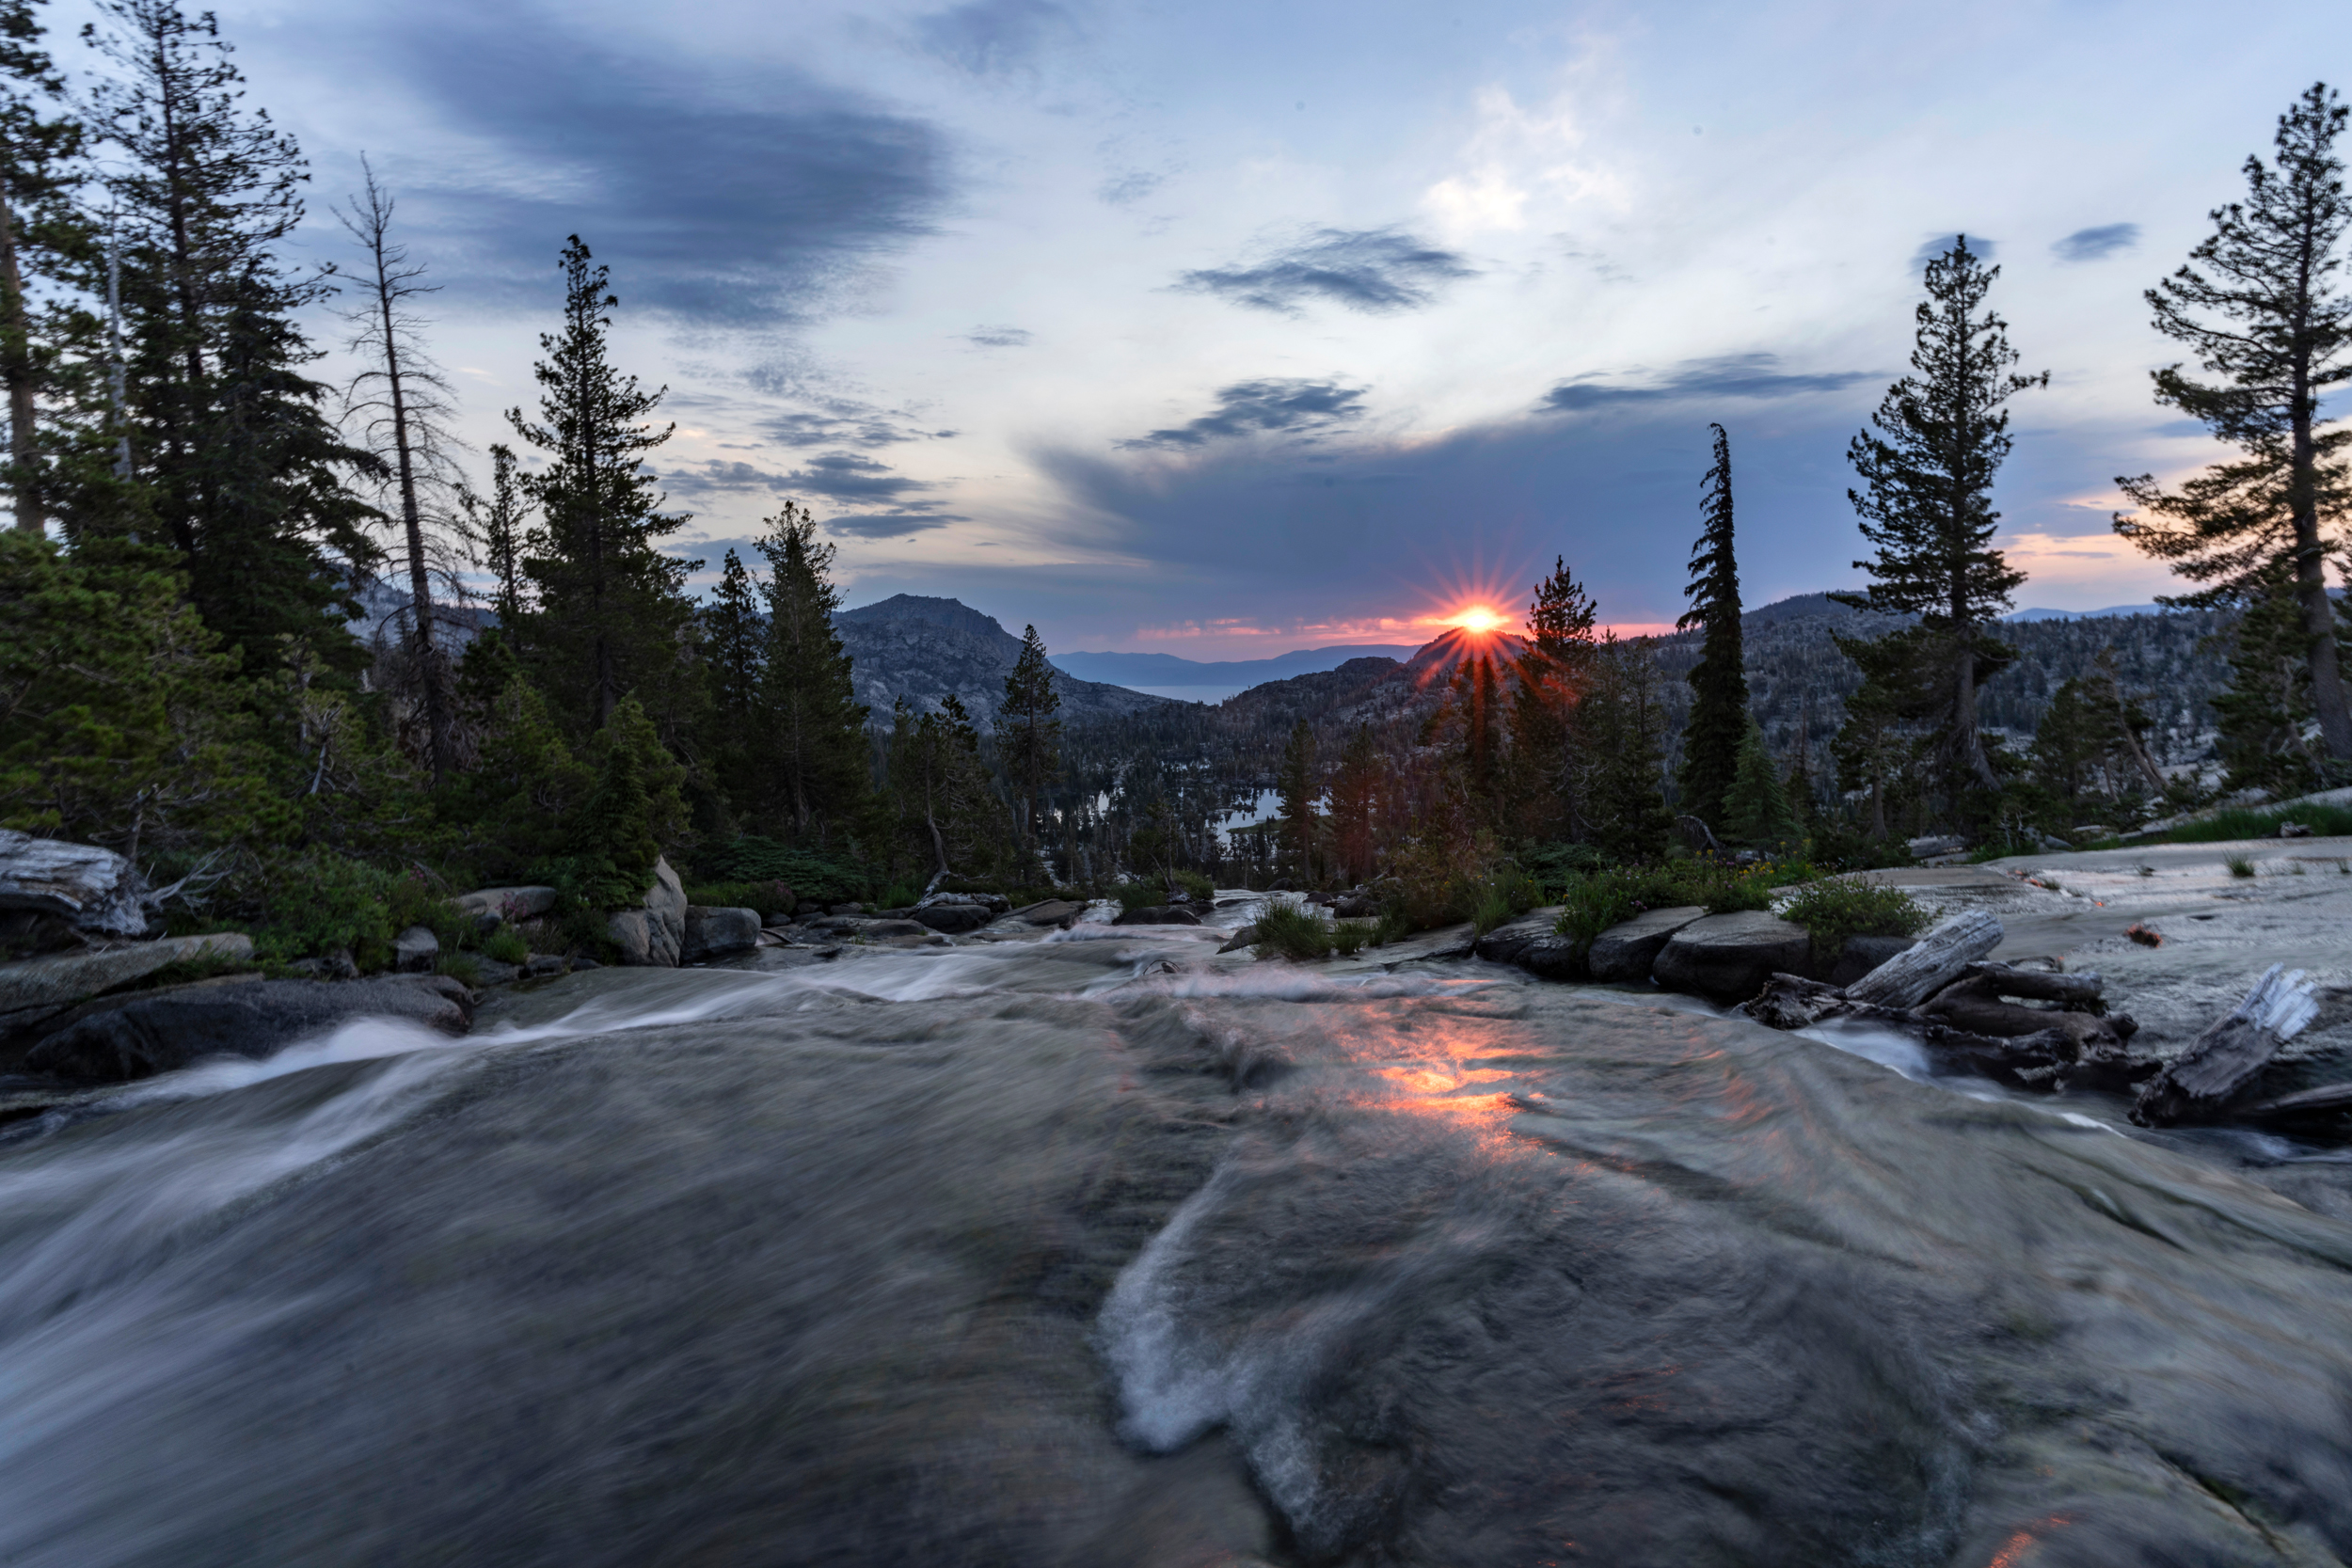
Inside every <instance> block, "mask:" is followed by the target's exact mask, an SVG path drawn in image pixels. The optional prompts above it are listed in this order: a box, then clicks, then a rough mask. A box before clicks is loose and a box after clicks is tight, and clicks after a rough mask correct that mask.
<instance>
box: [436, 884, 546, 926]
mask: <svg viewBox="0 0 2352 1568" xmlns="http://www.w3.org/2000/svg"><path fill="white" fill-rule="evenodd" d="M556 896H557V895H556V891H555V889H553V888H551V887H485V888H477V889H475V890H474V891H473V892H471V893H465V894H460V895H458V896H457V897H456V898H454V899H453V900H452V902H453V903H454V904H456V906H457V907H458V908H459V909H461V910H463V911H466V912H467V913H468V914H470V915H472V916H473V917H474V924H475V925H476V926H477V927H480V928H481V929H483V930H485V931H494V930H496V929H498V928H499V927H500V926H501V925H504V924H505V923H507V922H508V921H516V920H535V919H537V918H538V917H539V916H541V915H543V914H546V913H547V912H548V911H549V910H552V909H554V908H555V900H556Z"/></svg>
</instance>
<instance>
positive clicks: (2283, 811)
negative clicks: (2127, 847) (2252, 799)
mask: <svg viewBox="0 0 2352 1568" xmlns="http://www.w3.org/2000/svg"><path fill="white" fill-rule="evenodd" d="M2281 822H2300V823H2302V824H2303V825H2304V826H2305V827H2307V828H2309V829H2311V831H2312V833H2313V834H2314V835H2315V836H2317V837H2320V838H2333V837H2336V836H2338V835H2340V834H2344V833H2352V806H2327V805H2301V806H2277V807H2273V808H2271V809H2269V810H2266V811H2251V810H2246V809H2242V808H2241V809H2235V810H2231V811H2225V812H2221V813H2218V814H2217V815H2216V816H2208V817H2204V818H2202V819H2201V820H2199V821H2195V822H2184V823H2182V824H2181V825H2180V826H2179V827H2177V828H2173V829H2171V830H2169V831H2168V832H2164V833H2161V834H2158V835H2156V836H2154V837H2152V838H2147V839H2142V840H2139V841H2138V842H2140V843H2144V844H2156V843H2172V844H2217V843H2219V842H2221V841H2222V840H2224V839H2232V838H2277V837H2278V836H2279V824H2280V823H2281Z"/></svg>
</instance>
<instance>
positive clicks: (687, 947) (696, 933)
mask: <svg viewBox="0 0 2352 1568" xmlns="http://www.w3.org/2000/svg"><path fill="white" fill-rule="evenodd" d="M758 945H759V911H757V910H741V909H729V908H726V907H724V906H723V905H706V904H689V905H687V906H686V934H685V937H684V939H683V940H682V941H681V942H680V943H679V945H678V962H680V963H698V962H700V961H702V960H703V959H705V958H719V957H722V956H723V955H725V954H728V953H744V952H749V951H750V950H751V949H752V948H755V947H756V946H758Z"/></svg>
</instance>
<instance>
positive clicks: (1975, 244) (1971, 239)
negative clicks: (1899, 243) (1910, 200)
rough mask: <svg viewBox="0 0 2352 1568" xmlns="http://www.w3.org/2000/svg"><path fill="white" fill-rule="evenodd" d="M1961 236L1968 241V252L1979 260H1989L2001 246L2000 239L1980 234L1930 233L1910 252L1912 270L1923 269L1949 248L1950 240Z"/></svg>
mask: <svg viewBox="0 0 2352 1568" xmlns="http://www.w3.org/2000/svg"><path fill="white" fill-rule="evenodd" d="M1961 238H1965V239H1966V240H1967V241H1968V253H1969V254H1970V255H1972V256H1974V257H1976V259H1977V260H1978V261H1991V260H1993V254H1994V252H1995V251H1997V250H1999V249H2000V248H2001V242H2000V241H1998V240H1988V239H1986V238H1985V237H1984V236H1983V235H1982V234H1954V233H1949V232H1947V233H1942V234H1930V235H1929V236H1928V237H1927V238H1926V239H1924V240H1921V241H1920V242H1919V248H1918V249H1916V250H1915V251H1913V252H1912V253H1911V265H1912V268H1913V270H1914V271H1925V270H1926V268H1927V264H1928V263H1929V262H1930V261H1934V260H1935V259H1936V258H1937V257H1938V256H1941V255H1943V254H1944V253H1945V252H1946V251H1947V250H1949V249H1951V248H1952V242H1953V241H1954V240H1956V239H1961Z"/></svg>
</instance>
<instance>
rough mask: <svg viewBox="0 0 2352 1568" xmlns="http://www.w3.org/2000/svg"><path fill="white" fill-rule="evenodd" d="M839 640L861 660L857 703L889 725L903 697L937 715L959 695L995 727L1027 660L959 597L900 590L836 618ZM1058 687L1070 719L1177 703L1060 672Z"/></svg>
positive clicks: (983, 722)
mask: <svg viewBox="0 0 2352 1568" xmlns="http://www.w3.org/2000/svg"><path fill="white" fill-rule="evenodd" d="M834 629H835V630H836V631H838V632H839V633H840V634H841V644H842V646H843V647H845V648H847V649H848V650H849V652H850V658H851V659H852V660H854V661H855V666H856V668H855V673H854V677H853V678H854V680H855V682H856V686H857V700H858V701H859V702H861V703H864V704H865V705H866V706H867V707H869V708H871V709H872V710H873V711H872V714H871V716H870V717H869V718H868V720H867V722H868V723H870V724H872V725H873V726H875V727H876V728H878V729H879V728H887V727H888V725H889V723H890V707H891V704H892V703H893V702H894V701H895V700H896V699H898V698H899V697H904V698H906V700H907V702H908V705H910V706H912V707H914V709H916V710H917V711H918V712H923V713H936V712H938V711H939V707H940V704H941V702H942V701H943V700H944V699H946V697H948V696H949V695H951V694H952V695H953V696H955V697H956V698H957V699H958V700H959V701H960V702H961V703H962V704H963V705H964V709H965V711H967V712H969V713H970V714H971V715H972V718H973V721H974V722H976V723H977V724H978V725H979V727H980V728H981V729H982V730H991V729H993V728H994V727H995V721H996V707H997V705H998V704H999V703H1001V702H1003V701H1004V696H1005V677H1006V676H1007V675H1009V674H1011V673H1012V667H1013V664H1014V663H1015V662H1016V661H1017V660H1018V659H1019V658H1020V657H1021V639H1020V638H1018V637H1015V636H1014V635H1013V634H1012V633H1010V632H1009V631H1007V630H1006V629H1005V628H1004V627H1003V626H999V625H998V624H997V622H996V618H995V617H994V616H993V615H983V614H981V613H980V612H979V611H978V610H974V609H973V608H972V607H971V606H969V605H967V604H964V603H962V602H961V601H960V600H956V599H933V598H925V597H922V596H920V595H918V594H894V595H893V596H891V597H890V598H887V599H884V600H882V602H880V603H879V604H869V605H861V606H860V607H858V608H857V609H855V610H843V611H841V613H839V614H838V615H835V616H834ZM1054 690H1055V692H1056V693H1057V695H1058V696H1059V697H1060V698H1061V713H1060V717H1061V719H1062V720H1063V721H1064V722H1066V723H1077V722H1086V721H1094V720H1102V719H1124V718H1129V717H1132V716H1134V715H1136V714H1141V713H1147V712H1150V711H1152V710H1155V709H1160V708H1168V707H1173V706H1176V705H1177V704H1175V703H1173V702H1171V701H1170V700H1169V699H1168V698H1166V697H1153V696H1149V695H1146V694H1145V693H1143V692H1140V691H1130V690H1128V689H1126V688H1124V687H1119V686H1104V685H1103V684H1102V683H1100V682H1098V681H1082V680H1080V679H1078V678H1077V677H1076V676H1074V675H1069V674H1065V673H1062V672H1060V671H1058V670H1057V671H1056V672H1055V673H1054Z"/></svg>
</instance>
